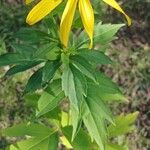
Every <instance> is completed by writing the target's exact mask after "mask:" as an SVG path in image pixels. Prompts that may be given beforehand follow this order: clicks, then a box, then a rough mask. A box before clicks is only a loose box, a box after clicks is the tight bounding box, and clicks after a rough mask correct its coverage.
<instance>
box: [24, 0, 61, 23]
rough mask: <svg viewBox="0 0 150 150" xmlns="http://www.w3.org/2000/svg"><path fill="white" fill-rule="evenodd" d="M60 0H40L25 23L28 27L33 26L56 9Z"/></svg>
mask: <svg viewBox="0 0 150 150" xmlns="http://www.w3.org/2000/svg"><path fill="white" fill-rule="evenodd" d="M61 2H62V0H41V1H40V2H39V3H38V4H37V5H36V6H34V8H33V9H32V10H31V11H30V12H29V14H28V16H27V19H26V22H27V23H28V24H29V25H33V24H35V23H37V22H38V21H40V20H41V19H42V18H44V17H45V16H46V15H48V14H49V13H50V12H51V11H52V10H53V9H55V7H57V6H58V5H59V4H60V3H61Z"/></svg>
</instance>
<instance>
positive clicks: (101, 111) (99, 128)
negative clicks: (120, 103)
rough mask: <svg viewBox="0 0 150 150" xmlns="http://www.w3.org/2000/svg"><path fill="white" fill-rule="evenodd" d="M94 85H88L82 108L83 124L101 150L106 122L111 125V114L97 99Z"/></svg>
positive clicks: (96, 90) (105, 132)
mask: <svg viewBox="0 0 150 150" xmlns="http://www.w3.org/2000/svg"><path fill="white" fill-rule="evenodd" d="M95 85H96V84H88V92H87V97H86V98H85V102H84V107H83V122H84V125H85V126H86V128H87V130H88V132H89V134H90V136H91V137H92V138H93V139H94V140H95V141H96V143H97V144H98V145H99V148H100V149H101V150H104V144H105V141H106V139H107V131H106V120H108V121H109V122H111V123H113V119H112V114H111V112H110V110H109V109H108V107H107V106H106V104H105V103H104V102H103V100H102V99H101V98H99V96H98V93H99V89H98V88H97V86H95Z"/></svg>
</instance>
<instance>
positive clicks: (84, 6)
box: [79, 0, 94, 48]
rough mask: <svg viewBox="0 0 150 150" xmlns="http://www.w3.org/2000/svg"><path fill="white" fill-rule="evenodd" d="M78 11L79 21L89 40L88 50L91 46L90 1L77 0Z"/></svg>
mask: <svg viewBox="0 0 150 150" xmlns="http://www.w3.org/2000/svg"><path fill="white" fill-rule="evenodd" d="M79 11H80V15H81V19H82V22H83V25H84V28H85V31H86V32H87V34H88V36H89V38H90V41H91V42H90V48H92V46H93V30H94V12H93V8H92V6H91V3H90V0H79Z"/></svg>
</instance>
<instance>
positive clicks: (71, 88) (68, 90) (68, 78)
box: [62, 66, 79, 138]
mask: <svg viewBox="0 0 150 150" xmlns="http://www.w3.org/2000/svg"><path fill="white" fill-rule="evenodd" d="M62 90H63V91H64V92H65V95H66V96H67V97H68V98H69V100H70V103H71V104H70V105H71V106H70V107H71V118H72V119H71V120H72V125H73V138H74V136H75V133H76V130H77V126H78V121H79V117H78V116H79V106H78V105H79V102H78V97H77V93H76V87H75V82H74V76H73V73H72V71H71V69H70V68H69V66H68V67H67V66H66V67H65V68H64V69H63V75H62Z"/></svg>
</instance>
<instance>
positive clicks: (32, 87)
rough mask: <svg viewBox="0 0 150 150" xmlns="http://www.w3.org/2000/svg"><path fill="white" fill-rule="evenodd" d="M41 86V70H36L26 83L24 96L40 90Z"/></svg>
mask: <svg viewBox="0 0 150 150" xmlns="http://www.w3.org/2000/svg"><path fill="white" fill-rule="evenodd" d="M41 86H42V69H39V70H37V71H36V72H35V73H33V75H32V76H31V77H30V79H29V80H28V83H27V85H26V87H25V90H24V94H27V93H29V92H34V91H36V90H37V89H40V88H41Z"/></svg>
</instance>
